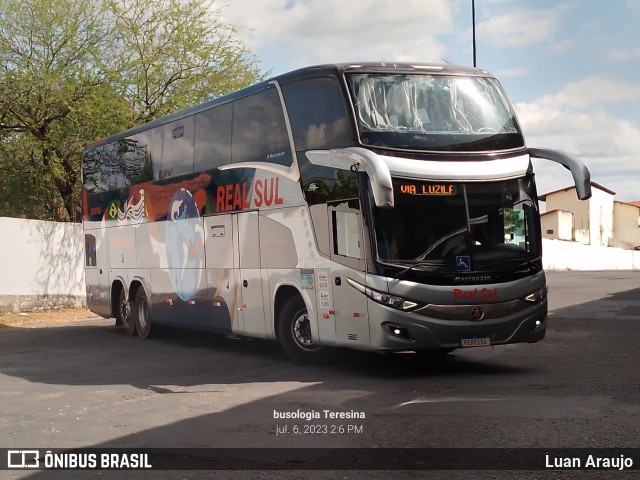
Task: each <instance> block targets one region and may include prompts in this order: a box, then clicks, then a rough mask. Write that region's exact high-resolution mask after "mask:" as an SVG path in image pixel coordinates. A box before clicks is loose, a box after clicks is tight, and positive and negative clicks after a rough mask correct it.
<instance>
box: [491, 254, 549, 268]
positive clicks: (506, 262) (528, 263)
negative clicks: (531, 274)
mask: <svg viewBox="0 0 640 480" xmlns="http://www.w3.org/2000/svg"><path fill="white" fill-rule="evenodd" d="M536 260H540V257H537V258H532V259H526V258H525V259H523V258H511V259H509V260H501V261H499V262H493V263H487V264H484V265H482V267H481V268H482V269H483V270H485V269H490V268H492V267H495V266H497V265H512V264H514V263H516V264H518V263H519V264H521V265H522V266H526V267H529V268H531V267H532V266H533V265H532V264H533V262H535V261H536ZM501 270H504V269H501Z"/></svg>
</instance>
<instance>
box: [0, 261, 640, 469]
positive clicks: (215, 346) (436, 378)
mask: <svg viewBox="0 0 640 480" xmlns="http://www.w3.org/2000/svg"><path fill="white" fill-rule="evenodd" d="M548 280H549V286H550V309H551V313H550V318H549V327H548V330H547V338H546V339H545V340H543V341H542V342H540V343H537V344H531V345H529V344H522V345H509V346H501V347H495V348H492V347H488V348H477V349H465V350H458V351H456V352H454V353H452V354H450V355H449V356H447V358H444V359H433V360H425V359H418V358H416V356H415V355H409V354H393V355H377V354H369V353H363V352H348V351H347V352H341V353H340V354H339V356H338V358H337V359H336V360H335V361H334V362H332V363H330V364H328V365H324V366H313V367H302V366H296V365H294V364H292V363H291V362H290V360H289V359H288V358H287V357H286V356H285V354H284V353H283V352H282V350H281V349H280V347H279V346H278V345H277V344H276V343H273V342H266V341H257V340H256V341H248V340H235V339H227V338H222V337H219V336H215V335H210V334H203V333H200V332H188V331H181V330H167V331H165V332H163V335H162V336H161V337H160V338H157V339H153V340H140V339H138V338H135V337H125V336H124V335H123V334H122V333H121V332H120V330H119V329H117V328H115V327H113V326H112V322H111V321H107V320H102V319H98V318H95V319H90V320H84V321H79V322H76V323H73V324H71V325H68V326H62V327H60V326H48V327H46V326H41V327H39V328H20V327H7V328H0V413H1V416H0V447H5V448H40V449H47V448H72V447H73V448H75V447H95V448H104V447H131V448H143V447H170V448H181V447H225V448H227V447H283V448H285V447H327V448H342V447H345V448H347V447H350V448H368V447H390V448H391V447H420V448H423V447H445V448H512V447H526V448H540V449H551V448H587V449H593V448H613V449H623V448H638V447H640V440H639V433H640V401H639V399H640V369H639V366H640V361H639V360H640V355H639V354H638V345H639V343H640V272H589V273H579V272H567V273H549V274H548ZM325 410H326V411H328V412H332V413H337V414H339V413H340V412H357V413H358V414H360V413H362V414H364V418H352V419H326V418H320V419H313V421H306V420H302V419H282V418H274V417H276V416H277V415H279V412H298V411H300V412H318V413H319V414H320V415H321V416H322V417H324V411H325ZM275 412H278V413H277V414H276V413H275ZM310 425H317V427H314V428H313V429H312V428H309V427H310ZM296 426H297V427H298V432H299V433H294V429H295V427H296ZM340 427H343V428H340ZM302 430H305V431H302ZM638 463H640V460H638V461H637V462H636V468H637V467H638V466H639V465H638ZM138 473H139V475H136V476H137V477H140V476H141V475H142V473H141V472H138ZM146 473H147V474H148V475H147V476H146V477H145V478H201V477H202V478H300V477H301V476H303V475H302V474H303V473H304V474H305V476H308V477H310V478H339V479H343V478H357V477H358V475H359V473H361V472H355V471H317V472H300V471H293V472H282V471H266V472H257V471H251V472H246V471H240V472H232V471H221V472H220V471H219V472H197V471H196V472H146ZM435 473H437V472H435ZM552 473H554V472H551V471H547V472H534V473H532V472H528V473H527V472H525V473H518V472H493V473H491V474H490V475H489V473H488V472H469V471H466V472H440V473H439V475H441V476H437V475H435V476H434V474H431V473H430V474H429V475H428V478H514V477H518V476H519V475H520V476H522V478H547V476H546V475H551V474H552ZM555 473H557V474H558V475H562V478H574V477H572V476H571V475H575V478H585V477H586V478H603V477H605V476H606V475H607V474H608V473H606V472H597V471H594V472H555ZM625 473H627V474H629V475H633V474H634V473H636V474H637V473H638V472H637V471H636V472H616V473H611V474H610V475H611V477H610V478H621V476H624V474H625ZM74 474H75V475H74ZM487 475H489V476H487ZM31 476H34V477H35V478H70V477H73V478H87V477H91V478H133V477H131V476H130V475H129V474H127V475H125V473H118V472H106V471H105V472H101V473H100V472H37V473H29V472H16V471H12V472H7V471H4V472H2V471H0V478H5V477H6V478H30V477H31ZM366 478H427V474H426V473H425V472H399V473H398V472H395V473H394V472H385V471H376V472H369V473H367V475H366ZM554 478H555V477H554ZM624 478H632V477H631V476H628V477H624Z"/></svg>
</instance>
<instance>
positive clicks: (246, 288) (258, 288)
mask: <svg viewBox="0 0 640 480" xmlns="http://www.w3.org/2000/svg"><path fill="white" fill-rule="evenodd" d="M233 216H234V229H233V230H234V232H236V237H235V241H234V244H235V248H236V249H237V250H236V251H237V255H235V258H238V259H239V267H240V268H239V269H236V279H235V280H236V302H237V308H236V314H237V315H236V319H237V321H238V325H239V327H240V330H241V331H242V333H245V334H247V335H251V336H256V337H263V338H264V337H265V335H266V330H265V316H264V300H263V297H262V273H261V270H260V230H259V228H258V223H259V216H258V212H246V213H238V214H234V215H233Z"/></svg>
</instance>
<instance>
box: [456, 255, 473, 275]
mask: <svg viewBox="0 0 640 480" xmlns="http://www.w3.org/2000/svg"><path fill="white" fill-rule="evenodd" d="M456 267H458V270H459V271H460V272H470V271H471V258H470V257H469V255H459V256H457V257H456Z"/></svg>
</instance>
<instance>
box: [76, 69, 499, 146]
mask: <svg viewBox="0 0 640 480" xmlns="http://www.w3.org/2000/svg"><path fill="white" fill-rule="evenodd" d="M343 73H388V74H389V73H407V74H411V73H414V74H415V73H431V74H441V75H473V76H483V77H486V76H491V75H490V74H489V72H487V71H486V70H482V69H478V68H472V67H463V66H459V65H450V64H430V63H398V62H351V63H331V64H324V65H313V66H309V67H303V68H300V69H297V70H293V71H291V72H287V73H283V74H280V75H275V76H273V77H271V78H269V79H266V80H263V81H262V82H259V83H256V84H254V85H251V86H249V87H245V88H242V89H240V90H237V91H235V92H232V93H228V94H226V95H223V96H220V97H217V98H214V99H212V100H209V101H207V102H204V103H202V104H200V105H196V106H194V107H191V108H187V109H185V110H181V111H179V112H176V113H172V114H170V115H167V116H164V117H161V118H158V119H156V120H153V121H151V122H147V123H145V124H142V125H139V126H136V127H133V128H130V129H128V130H125V131H122V132H119V133H116V134H114V135H111V136H109V137H107V138H103V139H101V140H97V141H95V142H92V143H89V144H87V146H86V147H87V148H91V147H95V146H99V145H103V144H106V143H110V142H114V141H118V140H122V139H124V138H127V137H131V136H133V135H136V134H139V133H142V132H146V131H147V130H150V129H152V128H155V127H159V126H162V125H165V124H167V123H171V122H175V121H177V120H181V119H183V118H186V117H189V116H191V115H193V114H196V113H198V112H201V111H204V110H207V109H209V108H212V107H215V106H217V105H222V104H224V103H227V102H230V101H232V100H236V99H238V98H242V97H245V96H247V95H250V94H252V93H256V92H259V91H261V90H263V89H265V88H267V85H269V83H270V82H271V81H274V80H275V81H277V82H280V83H286V82H290V81H293V80H300V79H303V78H312V77H318V76H325V75H341V74H343Z"/></svg>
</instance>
